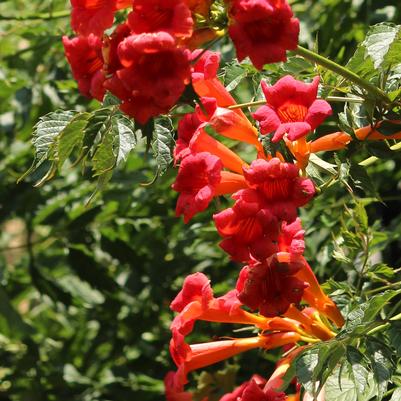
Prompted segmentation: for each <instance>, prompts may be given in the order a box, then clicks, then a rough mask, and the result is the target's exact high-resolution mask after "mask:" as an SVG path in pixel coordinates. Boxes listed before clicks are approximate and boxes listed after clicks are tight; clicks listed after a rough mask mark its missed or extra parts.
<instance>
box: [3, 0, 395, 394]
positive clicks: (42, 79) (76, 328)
mask: <svg viewBox="0 0 401 401" xmlns="http://www.w3.org/2000/svg"><path fill="white" fill-rule="evenodd" d="M291 3H292V5H293V8H294V12H295V14H296V15H297V17H299V18H300V19H301V23H302V34H301V41H302V42H303V43H304V44H306V45H308V46H311V47H315V48H316V47H317V48H318V49H319V51H320V52H321V53H322V54H325V55H327V56H330V57H331V58H333V59H335V60H337V61H339V62H346V61H347V60H348V59H349V57H350V56H351V55H352V54H353V52H354V50H355V48H356V44H357V43H358V42H360V41H361V40H363V38H364V35H365V33H366V31H367V28H368V26H369V25H370V24H374V23H377V22H381V21H392V22H396V23H401V8H400V5H399V0H393V1H390V0H389V1H386V0H382V1H372V0H353V1H351V0H349V1H347V0H300V1H292V2H291ZM68 9H69V2H67V1H59V0H54V1H50V0H44V1H40V2H39V1H27V0H13V1H4V0H3V1H0V227H1V230H0V400H21V401H22V400H23V401H28V400H29V401H34V400H38V401H45V400H55V401H64V400H65V401H67V400H68V401H78V400H80V401H81V400H82V401H94V400H112V401H118V400H127V399H131V400H143V401H146V400H162V399H163V384H162V379H163V377H164V375H165V373H166V372H167V371H168V370H171V369H173V368H174V366H173V364H172V362H171V360H170V357H169V354H168V343H169V335H170V333H169V324H170V321H171V318H172V314H171V312H170V311H169V303H170V301H171V300H172V298H173V297H174V296H175V294H176V293H177V291H178V290H179V289H180V286H181V284H182V281H183V279H184V277H185V276H186V275H187V274H189V273H190V272H194V271H202V272H205V274H207V275H208V276H209V277H211V279H212V283H213V286H214V289H215V292H216V293H218V294H222V293H224V292H225V291H226V290H228V289H230V288H232V287H233V286H234V284H235V280H236V276H237V274H238V270H239V266H237V265H235V264H233V263H232V262H230V261H229V260H228V258H227V256H226V255H225V254H224V253H223V252H222V251H221V250H220V249H219V248H218V247H217V245H216V244H217V242H218V241H219V239H218V235H217V234H216V232H215V230H214V228H213V225H212V224H211V218H210V217H211V214H212V211H211V210H210V211H209V212H205V213H203V214H201V215H199V216H197V217H196V218H195V219H194V220H193V221H192V222H191V223H190V224H188V225H184V224H183V223H182V221H181V220H180V219H177V218H175V217H174V208H175V200H176V194H175V193H174V192H173V191H172V190H171V188H170V186H171V183H172V182H173V180H174V176H175V171H174V169H170V170H169V171H168V172H167V174H165V175H164V176H162V177H161V178H159V179H158V180H157V181H156V182H155V183H154V184H152V185H143V184H144V183H148V182H150V181H152V178H153V176H154V174H155V171H156V166H155V164H154V161H153V160H152V157H151V156H147V155H146V154H145V146H144V145H142V146H139V148H137V149H136V151H134V152H133V153H132V154H131V155H130V157H129V160H128V162H127V163H126V165H125V166H123V167H122V168H120V169H119V170H118V171H116V172H115V174H114V176H113V179H112V181H111V183H110V185H109V186H108V188H107V189H106V190H105V191H104V192H103V194H102V195H101V196H100V197H98V198H96V199H95V200H94V201H93V202H92V203H91V204H90V205H86V202H87V200H88V198H89V196H90V194H91V193H92V192H93V190H94V187H95V182H94V181H93V180H92V179H91V177H90V175H89V173H87V172H86V171H83V172H82V171H81V170H80V169H79V168H73V167H69V168H65V169H64V171H63V172H62V173H61V174H60V175H59V176H58V177H56V178H55V179H54V180H53V181H51V182H50V183H47V184H46V185H45V186H43V187H41V188H34V187H33V185H34V183H35V182H36V181H37V179H38V178H39V176H40V171H39V172H37V173H35V174H34V175H32V176H29V177H28V178H26V179H25V180H23V182H21V183H19V184H16V181H17V179H18V177H20V176H21V175H22V174H23V173H24V172H25V171H26V170H27V169H28V168H29V166H30V164H31V162H32V159H33V148H32V145H31V143H30V136H31V133H32V129H33V126H34V125H35V124H36V123H37V121H38V119H39V117H40V116H42V115H44V114H45V113H48V112H50V111H54V110H56V109H63V110H68V109H77V110H91V109H94V108H96V107H98V106H99V105H98V103H96V102H95V101H92V102H91V101H88V100H87V99H85V98H83V97H81V96H80V95H79V94H78V91H77V86H76V84H75V82H74V81H73V80H72V79H71V74H70V71H69V67H68V65H67V62H66V60H65V58H64V54H63V47H62V45H61V40H60V39H61V36H62V35H71V34H72V33H71V29H70V27H69V18H68ZM225 49H226V53H227V54H230V48H229V45H225ZM239 89H241V88H239ZM237 92H238V93H237V94H238V95H239V96H240V97H241V96H243V97H244V98H243V99H241V100H243V101H246V100H248V99H246V96H247V91H246V90H245V89H242V92H241V91H240V90H237ZM326 130H337V128H336V122H335V120H334V119H333V120H332V121H331V123H330V124H329V125H328V126H326ZM355 157H356V158H358V157H359V159H361V157H360V155H359V156H358V155H355ZM45 167H46V166H43V168H45ZM369 173H370V176H371V178H372V182H373V183H374V186H375V187H376V189H378V190H379V192H380V194H381V196H382V199H383V203H378V202H373V201H372V199H371V198H369V196H371V195H372V194H363V196H365V204H366V205H367V210H368V214H369V221H370V223H371V225H373V223H374V224H375V225H374V226H373V229H372V233H373V234H372V235H373V237H374V238H375V242H374V243H373V245H372V246H371V249H370V250H369V252H371V253H374V254H376V255H379V256H376V257H377V258H378V261H379V262H383V261H385V262H386V263H388V264H390V265H391V266H393V267H398V266H400V264H401V255H400V252H399V249H400V239H399V233H400V228H401V217H400V196H399V195H397V193H398V194H399V190H400V184H399V183H400V179H401V169H400V159H399V157H398V158H397V157H395V159H394V160H389V161H386V162H380V163H377V164H375V165H373V166H372V167H370V169H369ZM373 191H374V190H373V189H372V192H373ZM397 191H398V192H397ZM350 201H351V199H350V197H349V194H348V193H347V192H346V191H345V190H344V188H343V187H342V186H341V185H334V186H333V187H330V189H329V190H328V191H327V192H326V193H325V197H324V199H323V198H319V197H318V198H317V199H316V200H315V201H314V202H313V206H312V207H309V209H307V210H305V211H303V219H304V225H305V228H306V229H307V235H308V238H309V241H308V242H307V246H308V249H307V254H308V259H309V260H310V261H311V264H312V265H313V266H314V267H315V268H316V271H317V272H318V274H319V276H320V278H322V279H323V280H327V279H328V278H334V279H335V280H337V281H347V280H348V281H347V282H349V283H350V285H352V283H353V282H355V280H356V279H355V277H354V276H355V270H354V269H352V266H354V264H355V263H354V262H355V259H357V258H358V257H360V254H359V253H358V249H356V250H355V249H352V247H350V251H349V252H348V253H347V258H348V259H349V261H347V260H344V258H343V259H342V258H341V254H340V253H341V249H340V248H342V247H343V245H344V238H343V237H342V236H341V232H342V230H346V231H347V232H352V230H354V229H355V230H356V229H357V228H355V227H354V226H353V224H354V223H353V221H354V219H353V217H352V216H350V215H347V213H346V210H345V209H344V205H346V204H347V202H350ZM224 202H225V201H224V200H221V201H220V203H219V204H215V205H214V206H217V207H219V208H221V207H223V206H224V205H225V203H224ZM372 202H373V203H372ZM211 209H212V208H211ZM339 222H340V223H341V224H339ZM333 238H337V239H338V241H339V242H338V243H336V242H335V241H333ZM347 239H348V237H345V245H344V246H347V242H346V241H347ZM341 241H343V242H341ZM333 252H334V256H336V258H333ZM335 252H337V253H335ZM352 252H354V253H355V255H354V254H353V253H352ZM358 255H359V256H358ZM347 263H348V264H347ZM372 274H373V273H372ZM376 276H377V274H376ZM372 277H373V276H372ZM372 282H373V284H372V285H376V284H375V282H374V277H373V278H372ZM377 283H380V281H378V282H377ZM377 285H379V284H377ZM327 288H328V289H331V290H335V289H336V286H335V283H333V282H331V284H330V283H329V284H328V286H327ZM341 294H342V295H341ZM345 295H346V294H344V291H343V292H342V293H340V296H339V297H338V299H337V300H338V302H339V303H340V304H341V299H343V300H344V302H343V304H345V303H346V302H348V301H347V300H348V298H347V297H346V296H345ZM341 297H343V298H341ZM219 335H226V336H230V335H233V332H232V331H231V328H227V327H222V326H219V325H206V324H200V325H199V330H197V334H196V335H194V336H193V338H194V339H196V340H207V339H209V338H211V337H213V336H219ZM272 359H274V358H272V357H271V356H270V355H267V354H264V355H261V354H258V353H253V354H252V353H251V354H250V355H247V356H245V358H242V359H241V363H240V364H239V365H237V367H233V366H232V367H229V368H228V369H226V374H225V376H224V374H223V373H222V375H223V376H224V377H225V380H220V381H219V380H218V378H217V379H216V380H217V382H219V383H220V384H221V383H223V384H224V386H225V387H226V390H229V389H230V386H231V385H232V382H231V378H232V375H233V372H235V371H237V370H238V369H239V370H238V375H239V378H243V379H247V378H249V375H250V374H252V373H253V371H254V367H255V366H257V370H258V372H259V373H261V374H265V375H266V372H268V371H269V370H270V369H271V367H272V364H271V362H270V361H271V360H272ZM222 366H223V364H222V365H221V366H220V368H221V367H222ZM203 379H204V377H203ZM203 379H202V377H201V378H200V382H201V385H202V380H203ZM204 381H205V380H204ZM206 381H207V380H206ZM203 385H205V384H204V383H203ZM129 397H131V398H129Z"/></svg>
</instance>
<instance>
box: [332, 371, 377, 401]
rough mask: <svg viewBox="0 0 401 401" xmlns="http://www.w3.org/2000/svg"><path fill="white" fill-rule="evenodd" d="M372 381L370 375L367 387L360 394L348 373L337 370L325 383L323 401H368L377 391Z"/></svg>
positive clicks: (370, 375)
mask: <svg viewBox="0 0 401 401" xmlns="http://www.w3.org/2000/svg"><path fill="white" fill-rule="evenodd" d="M372 379H373V375H372V374H371V373H370V374H369V377H368V386H367V387H366V388H365V391H364V392H362V393H361V392H359V390H358V387H357V386H356V383H355V381H354V380H353V378H352V376H351V375H350V374H349V372H347V370H346V369H338V370H336V371H335V372H334V374H333V375H331V376H330V377H329V378H328V380H327V382H326V385H325V401H369V400H371V399H372V397H373V396H374V395H375V393H376V391H377V389H376V386H375V385H374V383H373V380H372Z"/></svg>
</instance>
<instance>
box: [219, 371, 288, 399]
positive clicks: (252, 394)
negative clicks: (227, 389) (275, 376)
mask: <svg viewBox="0 0 401 401" xmlns="http://www.w3.org/2000/svg"><path fill="white" fill-rule="evenodd" d="M265 384H266V380H265V379H263V378H262V377H261V376H259V375H253V376H252V378H251V380H249V381H248V382H245V383H243V384H242V385H241V386H239V387H238V388H236V389H235V390H234V391H233V392H232V393H230V394H226V395H224V396H223V397H222V398H220V401H285V394H284V393H276V392H275V394H274V393H273V392H269V393H266V392H265V391H264V386H265Z"/></svg>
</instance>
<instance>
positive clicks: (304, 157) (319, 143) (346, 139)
mask: <svg viewBox="0 0 401 401" xmlns="http://www.w3.org/2000/svg"><path fill="white" fill-rule="evenodd" d="M284 140H285V144H286V146H287V148H288V149H289V150H290V152H291V153H292V154H293V156H294V157H295V159H296V161H297V166H298V167H299V168H300V169H302V170H304V169H305V168H306V166H307V165H308V163H309V157H310V155H311V154H312V153H319V152H326V151H334V150H341V149H344V148H345V147H346V146H347V145H348V144H349V143H350V142H351V141H352V137H351V135H349V134H347V133H345V132H333V133H332V134H327V135H324V136H322V137H320V138H318V139H316V140H314V141H310V142H307V141H306V138H305V137H302V138H299V139H298V140H296V141H290V140H289V139H288V138H284Z"/></svg>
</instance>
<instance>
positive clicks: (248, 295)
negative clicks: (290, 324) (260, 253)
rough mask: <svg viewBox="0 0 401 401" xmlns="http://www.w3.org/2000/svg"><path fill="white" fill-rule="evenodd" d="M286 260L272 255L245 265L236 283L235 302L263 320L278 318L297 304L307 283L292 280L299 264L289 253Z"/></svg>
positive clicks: (300, 265)
mask: <svg viewBox="0 0 401 401" xmlns="http://www.w3.org/2000/svg"><path fill="white" fill-rule="evenodd" d="M288 259H289V260H288V261H282V260H280V257H278V256H276V255H273V256H271V257H270V258H268V259H266V260H265V261H263V262H251V263H250V264H249V265H247V266H245V267H244V268H243V269H242V270H241V273H240V275H239V278H238V282H237V291H238V299H239V300H240V301H241V302H242V303H244V304H245V305H246V306H248V307H249V308H251V309H252V310H259V313H260V314H261V315H263V316H267V317H272V316H278V315H281V314H283V313H285V312H286V311H287V310H288V308H289V306H290V305H291V304H293V303H295V304H298V303H299V302H300V301H301V299H302V296H303V293H304V290H305V288H307V287H308V284H307V283H306V282H304V281H301V280H299V279H297V278H296V277H295V274H296V273H297V272H298V271H299V270H300V269H302V267H303V264H302V262H301V261H299V260H298V258H297V257H294V256H293V255H291V254H289V256H288Z"/></svg>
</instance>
